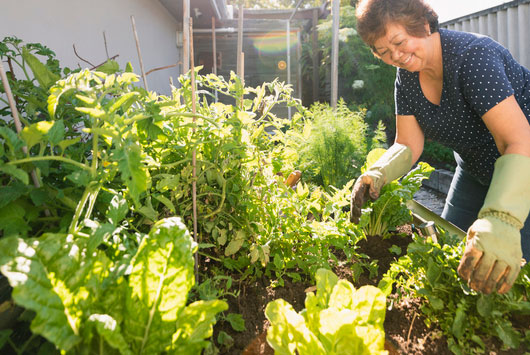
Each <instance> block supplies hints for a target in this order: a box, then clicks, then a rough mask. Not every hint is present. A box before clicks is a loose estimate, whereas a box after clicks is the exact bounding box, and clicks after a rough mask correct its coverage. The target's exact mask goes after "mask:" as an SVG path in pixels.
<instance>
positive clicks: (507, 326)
mask: <svg viewBox="0 0 530 355" xmlns="http://www.w3.org/2000/svg"><path fill="white" fill-rule="evenodd" d="M494 328H495V332H496V333H497V336H498V337H499V338H500V339H501V340H502V342H503V343H504V345H506V346H508V347H509V348H512V349H516V348H518V347H519V343H520V339H519V338H520V336H519V333H517V331H516V330H515V329H513V326H512V324H511V323H510V322H509V321H507V320H504V319H500V320H496V321H495V325H494Z"/></svg>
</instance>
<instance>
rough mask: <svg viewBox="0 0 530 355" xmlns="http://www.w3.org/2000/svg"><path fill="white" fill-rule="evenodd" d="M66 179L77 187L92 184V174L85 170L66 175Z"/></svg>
mask: <svg viewBox="0 0 530 355" xmlns="http://www.w3.org/2000/svg"><path fill="white" fill-rule="evenodd" d="M66 178H67V179H68V180H70V181H71V182H73V183H74V184H76V185H77V186H87V185H88V183H89V182H90V174H89V173H88V172H87V171H85V170H76V171H74V172H72V173H71V174H68V175H66Z"/></svg>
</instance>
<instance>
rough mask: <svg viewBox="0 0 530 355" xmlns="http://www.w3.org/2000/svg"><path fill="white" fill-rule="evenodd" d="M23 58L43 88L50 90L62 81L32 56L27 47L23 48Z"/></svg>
mask: <svg viewBox="0 0 530 355" xmlns="http://www.w3.org/2000/svg"><path fill="white" fill-rule="evenodd" d="M22 58H24V60H25V61H26V63H28V65H29V67H30V69H31V71H32V72H33V75H34V76H35V79H37V81H38V83H39V85H40V87H41V88H43V89H45V90H48V89H49V88H50V86H52V85H53V84H55V82H56V81H57V80H59V79H60V77H59V76H58V75H57V74H55V73H53V72H52V71H51V70H49V69H48V67H46V65H44V64H42V63H41V62H40V60H38V59H37V57H35V56H34V55H33V54H31V53H30V52H29V50H28V49H27V48H26V47H23V48H22Z"/></svg>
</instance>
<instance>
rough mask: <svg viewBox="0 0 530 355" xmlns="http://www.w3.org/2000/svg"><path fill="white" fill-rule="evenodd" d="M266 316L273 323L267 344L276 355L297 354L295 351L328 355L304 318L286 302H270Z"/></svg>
mask: <svg viewBox="0 0 530 355" xmlns="http://www.w3.org/2000/svg"><path fill="white" fill-rule="evenodd" d="M265 316H266V317H267V319H268V320H269V322H270V323H271V326H270V327H269V329H268V330H267V342H268V343H269V345H270V346H271V347H272V348H273V349H274V351H275V354H295V350H298V353H299V354H315V355H320V354H321V355H324V354H326V350H325V349H324V347H323V346H322V344H321V343H320V341H319V340H318V338H317V336H316V335H315V334H314V333H313V332H311V331H310V330H309V329H308V328H307V326H306V324H305V320H304V317H303V316H301V315H300V314H298V313H296V311H295V310H294V309H293V307H292V306H291V305H290V304H289V303H287V302H286V301H284V300H282V299H278V300H275V301H272V302H269V303H268V304H267V307H266V308H265Z"/></svg>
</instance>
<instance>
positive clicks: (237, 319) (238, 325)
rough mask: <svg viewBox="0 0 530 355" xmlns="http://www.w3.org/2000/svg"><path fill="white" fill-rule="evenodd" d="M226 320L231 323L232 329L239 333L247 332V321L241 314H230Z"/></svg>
mask: <svg viewBox="0 0 530 355" xmlns="http://www.w3.org/2000/svg"><path fill="white" fill-rule="evenodd" d="M226 320H227V321H228V322H229V323H230V326H231V327H232V329H234V330H235V331H238V332H243V331H245V329H246V328H245V320H244V319H243V316H242V315H241V314H239V313H228V315H227V316H226Z"/></svg>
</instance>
